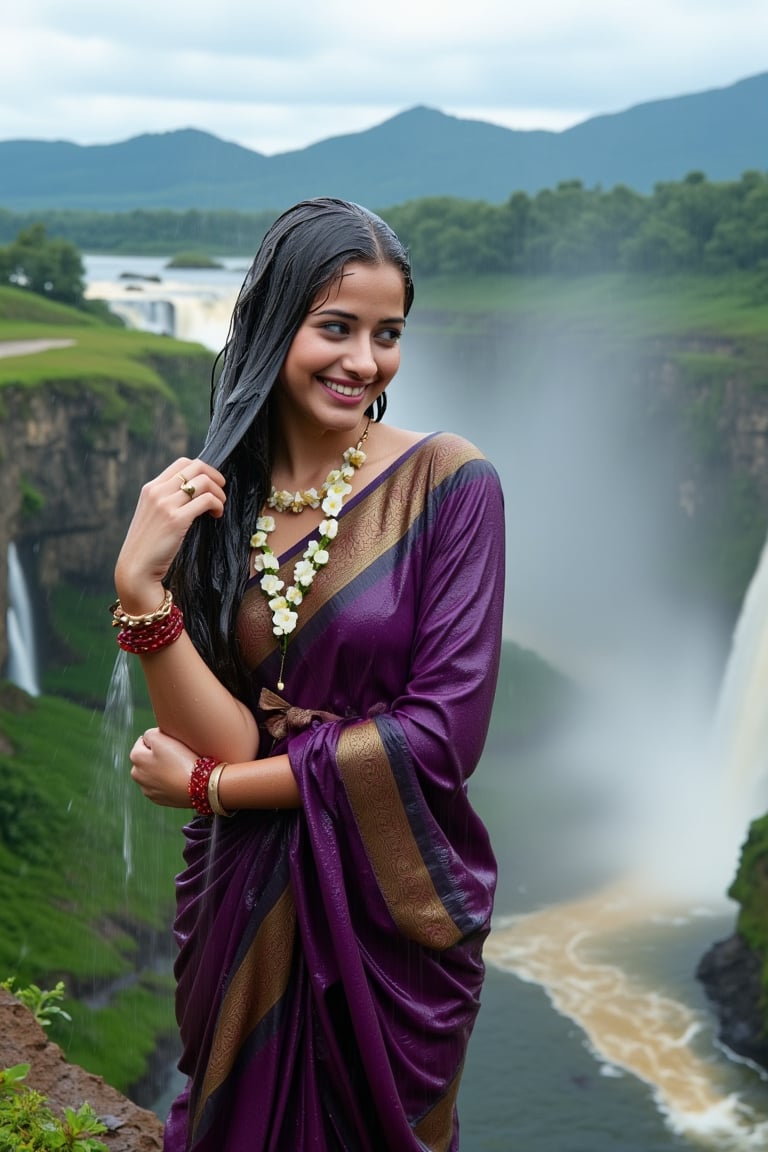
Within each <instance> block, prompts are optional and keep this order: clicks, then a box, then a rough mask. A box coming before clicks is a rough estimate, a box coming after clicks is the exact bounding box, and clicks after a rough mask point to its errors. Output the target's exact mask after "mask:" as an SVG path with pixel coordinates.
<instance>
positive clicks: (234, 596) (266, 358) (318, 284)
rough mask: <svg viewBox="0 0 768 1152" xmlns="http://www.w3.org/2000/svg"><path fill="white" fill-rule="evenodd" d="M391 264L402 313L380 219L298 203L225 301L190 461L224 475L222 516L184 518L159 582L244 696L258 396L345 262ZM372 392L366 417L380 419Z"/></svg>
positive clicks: (261, 447) (397, 255)
mask: <svg viewBox="0 0 768 1152" xmlns="http://www.w3.org/2000/svg"><path fill="white" fill-rule="evenodd" d="M351 261H359V262H361V263H364V264H393V265H395V266H396V267H397V268H399V269H400V270H401V272H402V274H403V281H404V289H405V315H407V314H408V311H409V309H410V307H411V304H412V302H413V281H412V279H411V266H410V261H409V259H408V254H407V252H406V250H405V248H404V247H403V245H402V244H401V243H400V241H399V239H398V238H397V236H396V235H395V233H394V232H393V231H392V229H391V228H390V227H389V225H387V224H385V222H384V221H383V220H382V219H381V218H380V217H378V216H376V215H374V213H372V212H369V211H368V210H367V209H365V208H362V207H361V206H360V205H358V204H352V203H349V202H348V201H346V200H336V199H330V198H325V197H323V198H319V199H316V200H304V201H302V202H301V203H300V204H296V205H295V206H294V207H293V208H289V209H288V211H287V212H284V213H283V215H282V216H280V217H279V218H278V219H277V220H276V221H275V223H274V224H273V225H272V227H271V228H270V229H269V231H268V232H267V234H266V236H265V237H264V239H263V240H262V242H261V246H260V247H259V250H258V252H257V253H256V256H255V258H254V261H253V264H252V265H251V267H250V269H249V271H248V274H247V276H246V278H245V281H244V283H243V286H242V288H241V290H240V294H239V296H238V298H237V302H236V304H235V308H234V312H233V314H232V321H231V324H230V329H229V335H228V338H227V343H226V346H225V348H224V350H223V352H222V353H221V356H220V357H219V361H220V362H221V364H222V367H221V373H220V375H219V377H218V382H216V383H215V384H214V386H213V388H212V397H211V423H210V427H209V429H208V435H207V436H206V440H205V444H204V445H203V449H202V452H201V453H200V455H201V458H202V459H203V460H206V461H207V462H208V463H209V464H212V465H213V466H214V467H215V468H218V469H219V470H220V471H221V472H222V473H223V474H224V476H225V477H226V480H227V484H226V493H227V501H226V504H225V508H224V515H223V516H222V517H221V518H220V519H218V520H214V519H213V518H212V517H211V516H201V517H198V519H196V520H195V521H194V522H193V523H192V525H191V527H190V529H189V531H188V532H187V534H186V537H185V539H184V542H183V544H182V546H181V548H180V550H179V553H178V555H177V557H176V560H175V561H174V564H173V566H172V568H171V572H170V574H169V580H170V584H171V587H172V588H173V592H174V596H175V597H176V599H177V601H178V603H179V604H180V605H181V607H182V609H183V611H184V618H185V623H186V627H187V631H188V632H189V634H190V636H191V638H192V641H193V643H194V645H195V647H196V648H197V650H198V651H199V652H200V654H201V655H202V656H203V658H204V659H205V661H206V662H207V664H208V665H209V666H210V667H211V668H212V669H213V671H214V672H215V673H216V675H217V676H218V678H219V679H220V680H221V681H222V682H223V683H224V684H225V685H226V686H227V687H228V688H229V689H230V691H232V692H234V693H235V694H236V695H238V696H240V697H245V696H246V695H247V691H248V686H247V674H246V670H245V668H244V666H243V663H242V660H241V658H240V653H239V649H238V645H237V639H236V635H235V620H236V616H237V610H238V607H239V604H240V601H241V599H242V596H243V593H244V591H245V585H246V583H247V579H248V553H249V538H250V534H251V532H252V531H253V526H254V524H255V521H256V517H257V516H258V515H259V512H260V509H261V507H262V505H263V503H264V500H265V499H266V496H267V494H268V492H269V487H270V477H271V473H272V461H273V443H272V437H273V433H274V430H273V426H272V420H271V417H270V407H271V406H270V393H271V391H272V389H273V387H274V385H275V383H276V381H277V378H278V375H279V373H280V369H281V368H282V365H283V362H284V360H285V357H286V355H287V353H288V349H289V348H290V345H291V342H292V340H293V338H294V336H295V334H296V332H297V330H298V328H299V327H300V325H301V323H302V321H303V320H304V317H305V316H306V315H307V313H308V312H309V310H310V307H311V306H312V303H313V301H314V300H315V298H316V297H317V296H318V294H319V293H321V292H322V291H324V290H326V289H329V288H330V287H331V285H332V284H333V283H334V281H335V280H337V279H338V277H339V276H340V275H341V272H342V269H343V268H344V265H345V264H348V263H350V262H351ZM385 407H386V399H385V395H384V394H382V395H381V396H380V397H379V399H378V401H377V404H376V410H375V411H374V410H373V408H371V409H369V411H368V415H370V416H371V417H372V418H373V419H377V420H380V419H381V417H382V415H383V413H384V409H385Z"/></svg>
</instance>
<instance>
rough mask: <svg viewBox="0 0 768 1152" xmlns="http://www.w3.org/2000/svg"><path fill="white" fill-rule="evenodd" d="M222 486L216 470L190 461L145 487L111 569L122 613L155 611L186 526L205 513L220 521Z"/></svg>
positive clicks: (181, 461) (184, 459)
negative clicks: (163, 583) (113, 567)
mask: <svg viewBox="0 0 768 1152" xmlns="http://www.w3.org/2000/svg"><path fill="white" fill-rule="evenodd" d="M224 485H225V479H224V477H223V476H222V474H221V472H219V471H217V469H216V468H212V467H211V465H210V464H205V463H204V462H203V461H202V460H190V459H189V458H188V457H181V458H180V459H178V460H176V461H174V463H173V464H170V465H169V466H168V467H167V468H166V469H165V471H164V472H161V473H160V475H159V476H157V477H156V478H155V479H154V480H150V481H149V483H147V484H145V485H144V487H143V488H142V490H141V495H140V496H139V502H138V504H137V506H136V511H135V512H134V515H133V519H132V521H131V524H130V527H129V529H128V534H127V536H126V538H125V541H124V543H123V546H122V548H121V549H120V555H119V556H118V559H117V564H116V566H115V587H116V589H117V595H118V596H119V598H120V602H121V604H122V607H123V609H124V611H126V612H128V613H130V614H131V615H140V614H141V613H143V612H151V611H154V609H155V608H157V605H158V603H159V602H160V601H161V600H162V597H163V588H162V581H163V579H164V578H165V576H166V574H167V572H168V569H169V568H170V566H171V563H172V561H173V558H174V556H175V555H176V553H177V552H178V550H179V548H180V547H181V543H182V541H183V539H184V536H185V535H186V533H187V530H188V528H189V526H190V524H191V523H192V522H193V521H194V520H196V519H197V517H198V516H203V515H205V513H206V512H208V513H210V515H211V516H213V517H215V518H216V519H218V518H219V517H221V516H223V514H224V504H225V502H226V494H225V492H224ZM185 488H186V490H185Z"/></svg>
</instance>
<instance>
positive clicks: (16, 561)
mask: <svg viewBox="0 0 768 1152" xmlns="http://www.w3.org/2000/svg"><path fill="white" fill-rule="evenodd" d="M7 629H8V671H7V676H8V679H9V680H10V681H11V682H12V683H13V684H15V685H16V686H17V687H19V688H22V689H23V690H24V691H25V692H27V693H29V695H30V696H39V695H40V682H39V672H38V666H37V649H36V644H35V627H34V617H33V613H32V601H31V598H30V595H29V589H28V587H27V581H26V577H25V575H24V569H23V567H22V564H21V559H20V557H19V550H18V548H17V547H16V545H15V543H14V542H13V541H11V543H10V544H9V545H8V614H7Z"/></svg>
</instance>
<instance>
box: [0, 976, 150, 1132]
mask: <svg viewBox="0 0 768 1152" xmlns="http://www.w3.org/2000/svg"><path fill="white" fill-rule="evenodd" d="M14 1064H29V1065H30V1071H29V1075H28V1076H27V1078H26V1080H25V1081H24V1083H25V1084H26V1085H28V1086H29V1087H30V1088H35V1089H36V1090H37V1091H38V1092H42V1093H43V1095H44V1096H46V1097H47V1098H48V1103H49V1106H50V1108H51V1110H52V1111H53V1112H55V1113H57V1114H60V1113H62V1112H63V1110H64V1108H66V1107H69V1108H79V1107H80V1105H81V1104H84V1103H87V1104H90V1105H91V1107H92V1108H93V1110H94V1112H96V1114H97V1115H98V1116H99V1117H101V1119H102V1122H103V1123H105V1124H106V1125H107V1128H108V1129H109V1131H108V1132H106V1133H105V1134H104V1135H103V1136H101V1137H100V1139H101V1140H102V1141H103V1142H104V1144H105V1145H106V1146H107V1147H108V1148H109V1149H110V1152H160V1149H162V1146H163V1126H162V1123H161V1121H160V1120H159V1118H158V1117H157V1116H156V1115H155V1114H154V1112H148V1111H147V1110H146V1109H145V1108H139V1107H138V1105H137V1104H134V1103H132V1101H130V1100H128V1099H127V1098H126V1097H125V1096H122V1095H121V1094H120V1093H119V1092H118V1091H117V1090H116V1089H114V1088H111V1087H110V1085H109V1084H105V1082H104V1080H103V1079H102V1078H101V1076H94V1075H93V1074H92V1073H90V1072H86V1071H85V1070H84V1069H83V1068H79V1067H78V1066H77V1065H76V1064H68V1063H67V1062H66V1060H65V1059H64V1055H63V1053H62V1051H61V1049H60V1048H59V1047H58V1045H56V1044H53V1043H51V1041H50V1040H49V1039H48V1037H47V1036H46V1034H45V1032H44V1030H43V1029H42V1028H41V1027H40V1025H39V1024H38V1023H37V1021H36V1020H35V1018H34V1017H33V1015H32V1013H31V1012H30V1011H29V1010H28V1009H27V1008H25V1007H24V1005H23V1004H21V1003H20V1002H19V1001H18V1000H16V998H15V997H14V996H12V995H11V993H10V992H6V991H4V990H3V989H1V988H0V1068H10V1067H12V1066H13V1065H14Z"/></svg>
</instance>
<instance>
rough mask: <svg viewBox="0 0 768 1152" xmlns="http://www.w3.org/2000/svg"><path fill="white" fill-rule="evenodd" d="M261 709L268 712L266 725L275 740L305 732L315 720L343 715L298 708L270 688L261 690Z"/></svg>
mask: <svg viewBox="0 0 768 1152" xmlns="http://www.w3.org/2000/svg"><path fill="white" fill-rule="evenodd" d="M259 709H260V710H261V711H262V712H264V713H265V714H266V716H265V720H264V724H265V727H266V729H267V732H269V734H270V736H272V737H273V739H275V740H284V739H285V737H286V736H290V735H293V734H295V733H296V732H303V731H304V730H305V729H306V728H309V726H310V724H311V723H312V721H313V720H319V721H321V722H324V721H326V720H341V716H337V715H336V714H335V713H334V712H321V711H320V709H319V708H297V707H296V706H295V705H294V704H289V703H288V701H287V700H283V698H282V696H278V695H277V693H276V692H270V690H269V688H262V690H261V695H260V696H259Z"/></svg>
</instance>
